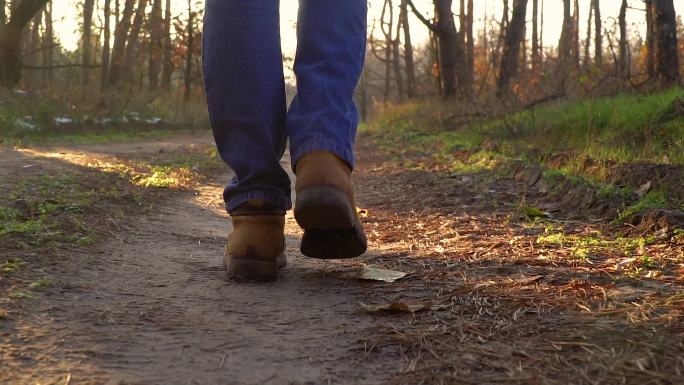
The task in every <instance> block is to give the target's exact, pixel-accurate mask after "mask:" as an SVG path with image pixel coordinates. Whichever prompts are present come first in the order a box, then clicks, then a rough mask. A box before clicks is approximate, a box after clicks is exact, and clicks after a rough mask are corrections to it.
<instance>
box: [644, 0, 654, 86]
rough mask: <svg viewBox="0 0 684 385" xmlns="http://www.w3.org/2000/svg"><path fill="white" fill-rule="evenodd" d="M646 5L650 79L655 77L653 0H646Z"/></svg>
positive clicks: (647, 58)
mask: <svg viewBox="0 0 684 385" xmlns="http://www.w3.org/2000/svg"><path fill="white" fill-rule="evenodd" d="M644 3H645V6H646V73H647V74H648V77H649V79H652V78H653V77H655V62H656V60H655V36H654V35H653V24H654V20H653V1H652V0H645V1H644Z"/></svg>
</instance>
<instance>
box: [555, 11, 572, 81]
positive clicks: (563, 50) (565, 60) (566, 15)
mask: <svg viewBox="0 0 684 385" xmlns="http://www.w3.org/2000/svg"><path fill="white" fill-rule="evenodd" d="M571 39H572V16H571V15H570V0H563V26H562V29H561V37H560V41H559V42H558V64H559V66H560V67H561V68H560V70H561V71H563V72H564V71H567V66H568V64H569V63H570V55H571V53H572V45H571Z"/></svg>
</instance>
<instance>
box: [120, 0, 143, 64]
mask: <svg viewBox="0 0 684 385" xmlns="http://www.w3.org/2000/svg"><path fill="white" fill-rule="evenodd" d="M145 8H147V0H138V9H137V11H136V12H135V17H134V18H133V24H132V25H131V32H130V33H129V34H128V41H127V42H126V50H125V54H124V63H126V65H128V66H132V67H135V65H136V64H138V62H137V61H136V60H135V59H136V57H135V56H136V54H137V53H138V43H139V42H140V30H141V29H142V24H143V20H144V19H145Z"/></svg>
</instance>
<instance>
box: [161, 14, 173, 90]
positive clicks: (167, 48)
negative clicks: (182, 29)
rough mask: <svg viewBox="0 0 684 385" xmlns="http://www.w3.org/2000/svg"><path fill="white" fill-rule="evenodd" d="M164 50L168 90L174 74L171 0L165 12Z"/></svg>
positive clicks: (163, 61) (163, 66) (163, 79)
mask: <svg viewBox="0 0 684 385" xmlns="http://www.w3.org/2000/svg"><path fill="white" fill-rule="evenodd" d="M163 35H164V38H163V40H164V41H163V43H162V46H163V52H162V81H161V85H162V89H164V91H166V92H168V91H169V90H170V89H171V75H172V74H173V44H172V42H171V0H166V6H165V12H164V31H163Z"/></svg>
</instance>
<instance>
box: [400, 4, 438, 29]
mask: <svg viewBox="0 0 684 385" xmlns="http://www.w3.org/2000/svg"><path fill="white" fill-rule="evenodd" d="M406 2H407V3H408V5H409V7H411V11H413V14H414V15H416V17H417V18H418V20H420V21H421V22H422V23H423V24H425V26H426V27H428V29H429V30H430V31H432V32H437V26H436V25H435V24H433V23H431V22H430V21H429V20H428V19H426V18H425V16H423V15H422V14H421V13H420V12H418V9H417V8H416V6H415V5H414V4H413V1H412V0H406Z"/></svg>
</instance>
